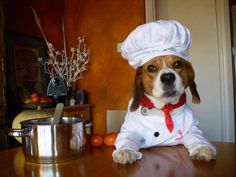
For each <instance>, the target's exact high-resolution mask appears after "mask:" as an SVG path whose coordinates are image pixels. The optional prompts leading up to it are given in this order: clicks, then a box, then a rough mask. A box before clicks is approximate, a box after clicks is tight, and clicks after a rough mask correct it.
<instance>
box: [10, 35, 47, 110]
mask: <svg viewBox="0 0 236 177" xmlns="http://www.w3.org/2000/svg"><path fill="white" fill-rule="evenodd" d="M45 56H46V46H45V42H44V40H43V39H42V38H37V37H33V36H28V35H25V34H20V33H15V32H11V31H7V32H6V75H7V77H6V84H7V93H8V94H7V95H8V98H7V99H8V102H9V101H10V104H12V105H14V104H17V103H16V102H17V93H16V92H17V88H19V87H21V86H24V87H25V88H27V89H29V91H37V92H38V93H41V94H43V95H46V90H47V84H48V81H49V76H48V74H46V73H45V70H44V66H43V65H42V64H41V63H40V62H39V60H38V58H39V57H41V58H42V59H45Z"/></svg>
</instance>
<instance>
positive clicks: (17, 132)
mask: <svg viewBox="0 0 236 177" xmlns="http://www.w3.org/2000/svg"><path fill="white" fill-rule="evenodd" d="M30 134H31V130H30V129H29V128H24V129H10V130H8V135H9V136H14V137H28V136H30Z"/></svg>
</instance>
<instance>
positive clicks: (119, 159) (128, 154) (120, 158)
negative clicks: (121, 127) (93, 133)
mask: <svg viewBox="0 0 236 177" xmlns="http://www.w3.org/2000/svg"><path fill="white" fill-rule="evenodd" d="M113 161H114V162H116V163H120V164H123V165H125V164H132V163H133V162H135V161H136V154H135V152H134V151H132V150H121V151H119V152H117V153H115V154H114V156H113Z"/></svg>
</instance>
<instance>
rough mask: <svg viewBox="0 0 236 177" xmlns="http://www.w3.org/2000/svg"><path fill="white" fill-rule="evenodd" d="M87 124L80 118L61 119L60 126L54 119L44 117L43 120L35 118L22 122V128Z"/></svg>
mask: <svg viewBox="0 0 236 177" xmlns="http://www.w3.org/2000/svg"><path fill="white" fill-rule="evenodd" d="M81 122H82V123H85V122H86V120H85V119H82V118H79V117H64V116H63V117H61V122H60V123H59V124H56V125H54V124H53V117H43V118H35V119H29V120H24V121H21V122H20V124H21V125H22V126H25V125H26V126H33V125H36V126H38V125H42V126H60V125H71V124H77V123H81Z"/></svg>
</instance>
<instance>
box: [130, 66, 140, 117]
mask: <svg viewBox="0 0 236 177" xmlns="http://www.w3.org/2000/svg"><path fill="white" fill-rule="evenodd" d="M141 74H142V67H139V68H137V70H136V74H135V79H134V88H133V89H134V90H133V94H134V95H133V102H132V103H131V107H130V111H132V112H133V111H136V110H137V109H138V107H139V105H140V102H141V99H142V97H143V86H142V81H141Z"/></svg>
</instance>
